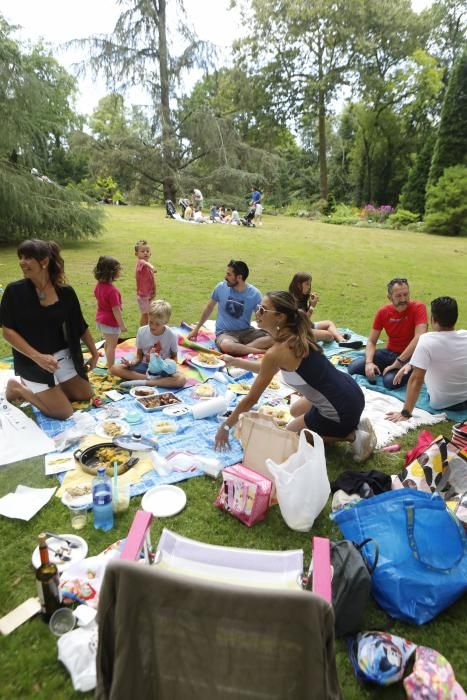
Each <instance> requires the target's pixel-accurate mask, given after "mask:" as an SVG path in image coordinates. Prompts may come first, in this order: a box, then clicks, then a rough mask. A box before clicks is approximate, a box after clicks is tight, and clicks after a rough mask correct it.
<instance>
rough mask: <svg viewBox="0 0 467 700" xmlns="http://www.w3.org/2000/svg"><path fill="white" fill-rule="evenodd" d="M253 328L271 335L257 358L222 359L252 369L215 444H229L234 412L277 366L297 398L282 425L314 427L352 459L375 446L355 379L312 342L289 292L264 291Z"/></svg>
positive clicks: (254, 396)
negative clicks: (346, 450)
mask: <svg viewBox="0 0 467 700" xmlns="http://www.w3.org/2000/svg"><path fill="white" fill-rule="evenodd" d="M256 321H257V323H258V327H259V328H261V329H264V330H265V331H266V332H267V333H268V334H269V335H270V336H271V337H272V339H273V342H274V344H273V346H272V347H271V348H270V349H269V350H267V352H266V354H265V355H264V357H263V359H262V360H261V362H251V361H248V360H242V359H233V362H232V361H231V360H232V358H228V357H226V356H224V359H225V360H226V363H227V364H233V365H234V366H236V367H241V368H243V369H248V370H250V371H256V372H258V376H257V378H256V379H255V381H254V383H253V385H252V387H251V389H250V391H249V393H248V394H247V396H245V397H244V398H243V399H242V400H241V401H240V402H239V403H238V405H237V407H236V408H235V410H234V411H233V412H232V413H231V415H230V416H229V417H228V418H227V420H226V421H225V422H224V423H223V424H222V425H221V426H220V428H219V430H218V431H217V433H216V439H215V446H216V449H224V448H225V447H226V446H227V445H228V443H229V432H230V429H231V428H232V427H233V426H234V425H235V423H236V422H237V420H238V418H239V416H240V415H241V414H242V413H244V412H245V411H249V410H250V409H252V408H253V406H254V405H255V404H256V403H257V402H258V401H259V399H260V398H261V395H262V393H263V392H264V390H265V389H267V387H268V386H269V384H270V382H271V381H272V379H273V378H274V376H275V375H276V374H277V372H279V370H281V372H282V377H283V379H284V381H285V382H286V383H287V384H288V385H289V386H291V387H293V388H294V389H296V391H298V392H299V393H300V394H302V398H301V399H299V400H298V401H296V402H295V403H294V404H293V405H292V408H291V413H292V415H293V416H294V417H295V418H294V420H292V421H290V423H289V424H288V425H287V429H288V430H292V431H294V432H300V431H301V430H303V428H308V429H310V430H314V432H315V433H318V434H319V435H321V437H322V438H323V440H325V441H326V442H338V441H345V442H348V443H350V444H351V446H352V452H353V457H354V460H355V461H356V462H363V461H365V460H366V459H368V457H369V456H370V455H371V453H372V452H373V450H374V448H375V446H376V437H375V434H374V431H373V428H372V425H371V422H370V421H369V420H368V418H364V419H363V420H361V415H362V412H363V409H364V407H365V397H364V396H363V392H362V390H361V389H360V387H359V386H358V384H357V383H356V382H354V381H353V379H352V378H351V377H349V375H348V374H346V373H345V372H341V371H340V370H338V369H336V367H334V365H333V364H331V362H329V360H328V358H327V357H326V356H325V355H324V354H323V351H322V349H321V348H320V346H319V345H317V344H316V340H315V338H314V335H313V330H312V328H311V326H310V322H309V319H308V316H307V314H306V313H305V312H304V311H302V310H301V309H298V308H297V304H296V302H295V299H294V297H293V296H292V295H291V294H290V293H289V292H268V293H267V294H265V295H264V297H263V299H262V300H261V303H260V304H258V306H257V309H256Z"/></svg>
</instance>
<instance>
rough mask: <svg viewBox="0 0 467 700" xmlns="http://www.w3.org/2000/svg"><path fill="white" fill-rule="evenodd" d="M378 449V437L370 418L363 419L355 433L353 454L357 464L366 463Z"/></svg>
mask: <svg viewBox="0 0 467 700" xmlns="http://www.w3.org/2000/svg"><path fill="white" fill-rule="evenodd" d="M375 447H376V435H375V431H374V430H373V426H372V425H371V421H370V420H369V418H363V419H362V420H361V421H360V423H359V424H358V427H357V430H356V431H355V440H354V441H353V443H352V452H353V458H354V460H355V462H365V461H366V460H367V459H368V458H369V457H370V456H371V455H372V454H373V451H374V449H375Z"/></svg>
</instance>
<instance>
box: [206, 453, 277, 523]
mask: <svg viewBox="0 0 467 700" xmlns="http://www.w3.org/2000/svg"><path fill="white" fill-rule="evenodd" d="M222 477H223V483H222V486H221V490H220V491H219V495H218V496H217V498H216V500H215V503H214V505H215V506H216V507H217V508H220V509H221V510H225V511H226V512H227V513H230V514H231V515H233V516H234V517H235V518H238V520H241V522H242V523H244V524H245V525H248V527H251V526H252V525H254V524H255V523H257V522H259V521H260V520H264V518H265V517H266V513H267V512H268V509H269V498H270V495H271V488H272V481H271V479H268V478H267V477H266V476H263V475H262V474H259V473H258V472H256V471H255V470H254V469H250V468H249V467H244V466H243V464H234V465H233V466H232V467H227V468H226V469H223V470H222Z"/></svg>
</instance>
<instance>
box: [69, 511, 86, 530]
mask: <svg viewBox="0 0 467 700" xmlns="http://www.w3.org/2000/svg"><path fill="white" fill-rule="evenodd" d="M68 510H69V511H70V520H71V527H72V528H73V530H81V529H82V528H83V527H84V526H85V525H86V522H87V519H88V509H87V506H71V505H70V506H68Z"/></svg>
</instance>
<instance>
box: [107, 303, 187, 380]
mask: <svg viewBox="0 0 467 700" xmlns="http://www.w3.org/2000/svg"><path fill="white" fill-rule="evenodd" d="M171 313H172V307H171V306H170V304H169V303H168V302H167V301H164V300H163V299H158V300H157V301H153V302H152V303H151V305H150V307H149V323H148V325H145V326H142V327H141V328H140V329H139V330H138V333H137V334H136V357H135V358H134V360H132V361H129V360H127V359H125V358H123V359H122V361H121V363H120V364H115V365H114V366H113V367H112V368H111V370H110V371H111V373H112V374H114V375H115V376H116V377H121V379H126V380H135V379H146V384H148V385H149V386H160V387H164V388H172V389H180V388H181V387H182V386H184V384H185V382H186V379H185V377H184V376H183V374H182V373H181V372H178V371H177V364H176V362H177V348H178V339H177V336H176V335H175V333H174V332H173V331H172V330H170V328H169V327H168V326H167V323H168V322H169V320H170V316H171Z"/></svg>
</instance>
